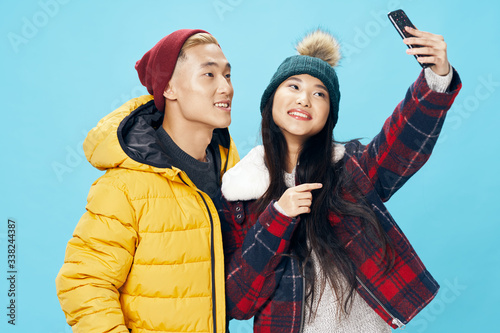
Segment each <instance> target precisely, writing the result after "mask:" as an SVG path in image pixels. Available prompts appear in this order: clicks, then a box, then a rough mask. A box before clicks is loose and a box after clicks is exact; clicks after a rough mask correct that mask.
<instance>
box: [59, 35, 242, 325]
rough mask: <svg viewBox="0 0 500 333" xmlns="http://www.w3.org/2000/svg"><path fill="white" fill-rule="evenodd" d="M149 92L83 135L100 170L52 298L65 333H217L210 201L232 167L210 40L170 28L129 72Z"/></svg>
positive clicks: (221, 74) (216, 249)
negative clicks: (55, 298) (56, 302)
mask: <svg viewBox="0 0 500 333" xmlns="http://www.w3.org/2000/svg"><path fill="white" fill-rule="evenodd" d="M136 69H137V72H138V74H139V78H140V80H141V82H142V84H144V85H145V86H146V87H147V88H148V91H149V93H150V94H151V95H152V96H151V95H147V96H141V97H138V98H135V99H132V100H130V101H129V102H127V103H126V104H124V105H123V106H121V107H120V108H118V109H117V110H115V111H114V112H112V113H111V114H109V115H108V116H106V117H105V118H103V119H102V120H101V121H100V122H99V123H98V125H97V126H96V127H95V128H94V129H92V131H90V133H89V135H88V136H87V138H86V140H85V143H84V151H85V154H86V156H87V159H88V160H89V162H90V163H91V164H92V165H93V166H95V167H96V168H98V169H100V170H106V173H105V174H104V175H103V176H102V177H100V178H99V179H98V180H97V181H96V182H95V183H94V184H93V185H92V187H91V189H90V193H89V196H88V199H87V200H88V204H87V206H86V209H87V212H86V213H85V214H84V215H83V217H82V218H81V220H80V222H79V223H78V225H77V227H76V229H75V231H74V234H73V238H72V239H71V240H70V241H69V243H68V246H67V249H66V258H65V261H64V265H63V267H62V268H61V270H60V272H59V274H58V276H57V279H56V286H57V294H58V297H59V300H60V302H61V307H62V309H63V311H64V312H65V314H66V318H67V321H68V323H69V324H70V325H71V326H73V331H74V332H85V333H91V332H99V333H102V332H126V333H128V332H129V331H131V332H152V331H169V332H214V333H216V332H225V329H226V327H225V326H226V319H225V311H226V310H225V294H224V260H223V249H222V239H221V231H220V222H219V217H218V213H217V209H216V205H215V204H214V202H215V199H216V197H217V196H218V195H217V193H218V190H219V188H220V180H221V177H222V175H223V173H224V172H225V171H226V170H227V169H229V168H230V167H232V166H233V165H234V164H235V163H236V162H237V161H238V160H239V157H238V153H237V151H236V149H235V147H234V143H233V142H232V140H231V138H230V136H229V132H228V130H227V126H228V125H229V124H230V122H231V100H232V97H233V87H232V84H231V79H230V71H231V68H230V65H229V63H228V61H227V60H226V58H225V56H224V54H223V53H222V51H221V49H220V47H219V45H218V43H217V40H216V39H215V38H214V37H213V36H211V35H210V34H208V33H207V32H205V31H203V30H187V29H186V30H178V31H175V32H173V33H172V34H170V35H168V36H166V37H165V38H163V39H162V40H161V41H160V42H158V44H156V45H155V46H154V47H153V48H152V49H151V50H150V51H148V52H147V53H146V54H145V55H144V56H143V58H142V59H141V60H139V61H138V62H137V64H136Z"/></svg>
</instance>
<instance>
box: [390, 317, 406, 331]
mask: <svg viewBox="0 0 500 333" xmlns="http://www.w3.org/2000/svg"><path fill="white" fill-rule="evenodd" d="M392 323H393V324H394V325H397V326H398V328H399V329H402V330H404V329H405V327H406V325H405V324H403V323H402V322H401V320H399V319H398V318H394V319H392Z"/></svg>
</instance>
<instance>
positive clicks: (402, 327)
mask: <svg viewBox="0 0 500 333" xmlns="http://www.w3.org/2000/svg"><path fill="white" fill-rule="evenodd" d="M356 280H358V282H359V284H361V286H362V287H363V288H364V289H365V290H366V291H367V292H368V294H370V296H371V297H372V298H373V299H374V300H375V302H377V303H378V305H380V307H381V308H382V309H384V311H385V312H386V313H387V314H388V315H389V316H390V317H391V318H392V323H393V324H394V325H397V326H398V328H400V329H402V330H404V329H405V327H406V325H405V324H403V322H401V320H399V319H398V318H396V317H394V316H393V315H392V313H390V312H389V311H387V309H386V308H385V306H383V305H382V303H381V302H380V301H379V300H378V298H377V297H375V295H374V294H373V293H372V292H371V291H370V289H368V288H367V287H366V285H365V284H364V283H363V282H362V281H361V280H360V278H359V277H357V276H356Z"/></svg>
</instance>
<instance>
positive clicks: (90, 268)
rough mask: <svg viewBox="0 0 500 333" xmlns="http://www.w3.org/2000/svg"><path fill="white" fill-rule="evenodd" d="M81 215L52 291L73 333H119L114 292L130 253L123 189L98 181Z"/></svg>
mask: <svg viewBox="0 0 500 333" xmlns="http://www.w3.org/2000/svg"><path fill="white" fill-rule="evenodd" d="M87 202H88V204H87V207H86V208H87V212H86V213H85V214H84V215H83V216H82V218H81V219H80V221H79V222H78V225H77V226H76V229H75V231H74V234H73V238H72V239H71V240H70V241H69V242H68V245H67V248H66V256H65V260H64V264H63V266H62V268H61V270H60V271H59V274H58V276H57V278H56V288H57V295H58V297H59V301H60V303H61V307H62V309H63V311H64V313H65V315H66V320H67V322H68V324H69V325H71V326H72V327H73V331H74V332H85V333H92V332H96V333H97V332H99V333H102V332H113V333H114V332H123V333H125V332H126V333H129V331H128V329H127V327H126V326H125V321H124V318H123V313H122V310H121V306H120V300H119V292H118V288H120V287H121V286H122V284H123V283H124V282H125V280H126V278H127V275H128V272H129V269H130V266H131V264H132V260H133V257H134V252H135V248H136V242H137V240H138V238H137V231H136V222H135V221H136V217H135V212H134V209H133V207H132V205H131V203H130V201H129V199H128V197H127V191H126V188H125V186H124V185H122V184H120V183H118V182H117V181H116V179H109V177H108V178H106V175H105V176H103V177H101V178H100V179H99V180H98V181H96V183H94V184H93V185H92V187H91V189H90V193H89V196H88V199H87Z"/></svg>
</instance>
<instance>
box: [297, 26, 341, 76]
mask: <svg viewBox="0 0 500 333" xmlns="http://www.w3.org/2000/svg"><path fill="white" fill-rule="evenodd" d="M295 49H296V50H297V52H299V54H300V55H306V56H310V57H314V58H320V59H321V60H323V61H326V62H327V63H328V64H329V65H330V66H332V67H335V66H337V64H338V62H339V60H340V45H339V43H338V42H337V40H336V39H335V38H334V37H333V36H332V35H330V34H329V33H327V32H324V31H322V30H319V29H318V30H316V31H313V32H311V33H310V34H308V35H307V36H305V37H304V38H303V39H302V40H301V41H300V42H298V43H297V46H296V47H295Z"/></svg>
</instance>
